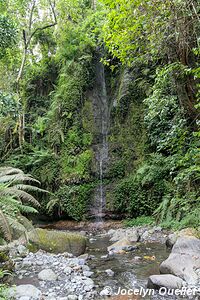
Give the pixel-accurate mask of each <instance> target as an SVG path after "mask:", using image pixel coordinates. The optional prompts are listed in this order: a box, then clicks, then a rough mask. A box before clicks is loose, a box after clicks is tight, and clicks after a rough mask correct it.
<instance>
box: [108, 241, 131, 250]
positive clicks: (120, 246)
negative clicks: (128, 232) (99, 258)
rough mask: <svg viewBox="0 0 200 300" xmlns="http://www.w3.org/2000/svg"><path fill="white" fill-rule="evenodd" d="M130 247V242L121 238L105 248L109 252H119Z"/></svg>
mask: <svg viewBox="0 0 200 300" xmlns="http://www.w3.org/2000/svg"><path fill="white" fill-rule="evenodd" d="M129 247H132V244H131V242H130V241H129V240H128V239H127V238H123V239H121V240H119V241H118V242H116V243H114V244H112V245H111V246H109V247H108V248H107V249H108V251H109V253H110V252H114V253H119V252H121V251H126V250H125V249H127V248H129Z"/></svg>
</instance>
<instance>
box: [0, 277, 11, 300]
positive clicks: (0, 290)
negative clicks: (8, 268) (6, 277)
mask: <svg viewBox="0 0 200 300" xmlns="http://www.w3.org/2000/svg"><path fill="white" fill-rule="evenodd" d="M2 272H3V271H0V273H2ZM9 298H10V297H8V286H7V285H6V284H0V299H1V300H8V299H9Z"/></svg>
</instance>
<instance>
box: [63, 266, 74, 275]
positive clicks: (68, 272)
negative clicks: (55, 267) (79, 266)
mask: <svg viewBox="0 0 200 300" xmlns="http://www.w3.org/2000/svg"><path fill="white" fill-rule="evenodd" d="M72 271H73V269H72V268H71V267H66V268H65V269H64V273H65V274H67V275H70V274H71V273H72Z"/></svg>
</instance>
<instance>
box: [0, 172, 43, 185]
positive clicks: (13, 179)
mask: <svg viewBox="0 0 200 300" xmlns="http://www.w3.org/2000/svg"><path fill="white" fill-rule="evenodd" d="M25 181H29V182H34V183H38V184H40V182H39V181H38V180H37V179H34V178H33V177H31V176H30V175H25V174H23V173H19V174H11V175H0V183H5V182H9V183H10V185H12V184H14V183H17V182H25Z"/></svg>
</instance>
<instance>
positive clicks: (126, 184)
mask: <svg viewBox="0 0 200 300" xmlns="http://www.w3.org/2000/svg"><path fill="white" fill-rule="evenodd" d="M169 171H170V165H169V163H168V162H167V161H164V160H163V158H162V156H159V155H154V156H152V157H151V158H150V159H149V161H147V162H146V163H145V164H143V165H142V166H141V167H140V168H139V169H138V170H137V172H136V174H135V175H131V176H129V177H127V178H125V179H123V180H122V181H121V182H119V184H117V186H116V188H115V191H114V205H115V208H116V209H117V210H118V211H119V212H127V213H128V214H129V216H130V217H138V216H143V215H147V216H149V215H151V214H152V213H153V212H154V210H155V209H156V208H157V207H158V205H159V203H160V201H161V199H162V197H163V195H164V193H165V190H166V188H167V184H166V183H165V180H164V179H165V176H169Z"/></svg>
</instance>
